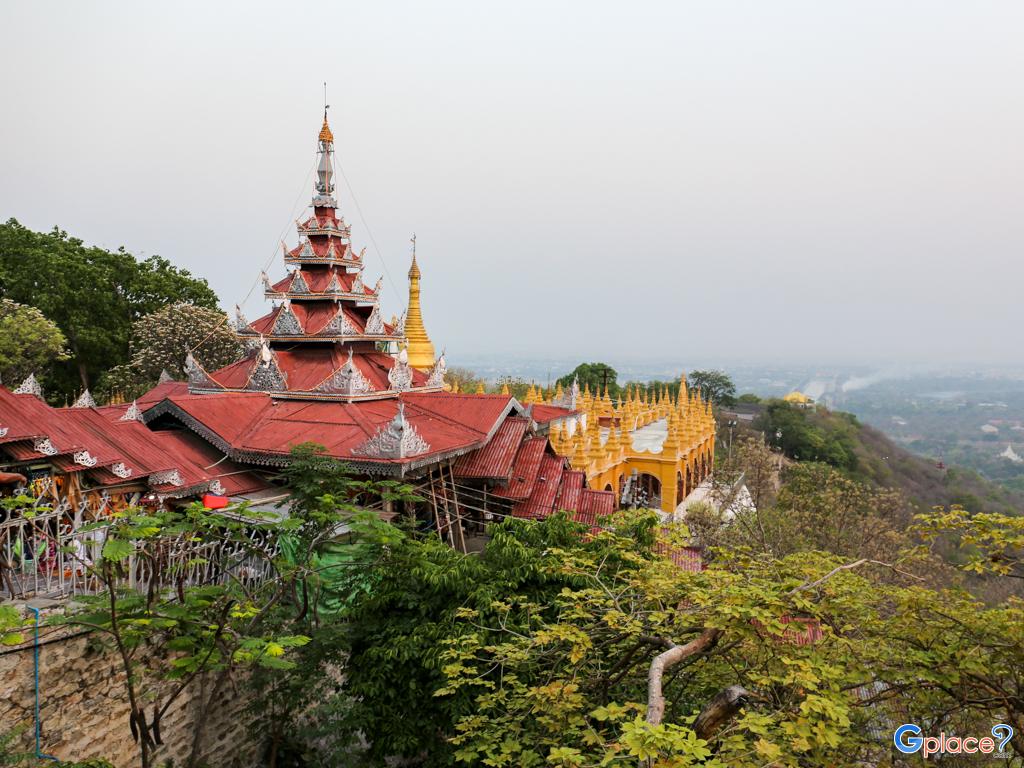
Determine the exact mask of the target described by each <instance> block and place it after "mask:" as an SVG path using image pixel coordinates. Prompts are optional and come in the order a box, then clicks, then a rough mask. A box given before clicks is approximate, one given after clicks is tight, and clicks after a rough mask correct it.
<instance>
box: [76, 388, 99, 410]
mask: <svg viewBox="0 0 1024 768" xmlns="http://www.w3.org/2000/svg"><path fill="white" fill-rule="evenodd" d="M71 407H72V408H95V407H96V401H95V400H94V399H93V396H92V394H91V393H90V392H89V390H88V388H86V389H83V390H82V394H80V395H79V396H78V399H77V400H75V402H74V403H72V405H71Z"/></svg>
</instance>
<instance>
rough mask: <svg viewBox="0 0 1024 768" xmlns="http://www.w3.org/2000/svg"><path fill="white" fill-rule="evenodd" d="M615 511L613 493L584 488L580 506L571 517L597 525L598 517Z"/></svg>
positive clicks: (577, 520)
mask: <svg viewBox="0 0 1024 768" xmlns="http://www.w3.org/2000/svg"><path fill="white" fill-rule="evenodd" d="M614 511H615V494H614V493H612V492H611V491H592V490H590V489H584V491H583V498H582V499H581V500H580V508H579V510H578V511H577V512H576V514H575V515H573V516H572V519H573V520H575V521H576V522H577V523H584V524H585V525H597V523H598V518H600V517H605V516H607V515H610V514H611V513H612V512H614Z"/></svg>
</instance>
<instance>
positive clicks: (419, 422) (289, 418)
mask: <svg viewBox="0 0 1024 768" xmlns="http://www.w3.org/2000/svg"><path fill="white" fill-rule="evenodd" d="M400 404H402V405H404V407H405V416H406V419H407V420H408V422H409V423H410V424H411V425H412V427H413V428H414V429H415V430H416V432H417V433H418V434H419V435H420V437H422V438H423V440H424V441H426V443H427V444H428V445H429V449H428V450H427V451H425V452H422V453H419V454H416V455H413V456H409V457H406V458H403V459H387V458H376V457H373V456H362V455H358V454H357V450H358V449H360V448H361V447H362V446H363V445H364V444H365V443H366V442H367V441H368V440H369V439H370V438H371V437H373V436H374V435H375V434H376V433H377V432H378V431H379V430H381V429H382V428H384V427H386V426H387V425H388V424H389V423H391V421H392V420H393V419H394V418H395V416H396V414H397V413H398V408H399V405H400ZM512 408H513V400H512V398H510V397H502V396H494V397H479V396H476V395H456V394H451V393H444V392H437V393H430V392H422V393H421V392H403V393H402V394H401V396H400V397H398V398H392V399H383V400H367V401H362V402H355V403H346V402H333V401H307V400H275V399H274V398H272V397H271V396H270V395H268V394H265V393H261V392H229V393H228V392H226V393H213V394H204V395H191V394H172V395H170V396H169V397H167V398H165V399H164V400H162V401H161V402H159V403H156V404H154V405H152V406H150V407H149V409H147V411H146V417H147V420H150V419H152V418H154V417H156V416H159V415H162V414H169V415H171V416H173V417H174V418H175V419H177V420H178V421H181V422H182V423H184V424H185V425H186V426H188V427H189V428H190V429H192V430H193V431H194V432H196V433H197V434H199V435H201V436H203V437H205V438H206V439H207V440H209V441H211V442H213V444H214V445H216V446H218V447H219V448H221V449H222V450H224V451H225V452H227V453H228V454H229V455H231V456H233V457H235V458H240V459H242V460H245V461H250V462H253V463H261V464H281V463H284V460H285V459H286V458H287V456H288V454H289V451H290V448H291V447H292V446H293V445H297V444H299V443H305V442H313V443H317V444H319V445H322V446H324V448H325V449H326V451H327V453H328V454H329V455H331V456H334V457H336V458H339V459H343V460H347V461H350V462H353V463H355V464H363V465H366V464H377V465H380V464H385V465H386V464H392V465H396V466H398V467H401V466H411V465H420V464H423V463H431V462H434V461H439V460H441V459H442V458H444V457H446V456H458V455H461V454H463V453H466V452H468V451H471V450H473V449H475V448H478V447H481V446H482V445H484V444H485V443H486V442H487V441H488V439H489V438H490V437H491V436H492V435H493V434H494V432H495V431H496V430H497V429H498V427H499V426H500V423H501V421H502V420H503V419H504V418H505V416H506V415H508V413H509V412H510V411H511V410H512ZM538 439H541V440H543V439H542V438H538ZM542 447H543V446H542Z"/></svg>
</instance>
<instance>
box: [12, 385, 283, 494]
mask: <svg viewBox="0 0 1024 768" xmlns="http://www.w3.org/2000/svg"><path fill="white" fill-rule="evenodd" d="M161 386H168V387H169V386H170V385H161ZM128 408H129V406H127V405H122V406H108V407H105V408H102V409H100V408H52V407H50V406H49V405H47V404H46V403H44V402H42V401H41V400H39V399H38V398H37V397H35V396H34V395H14V394H12V393H10V392H9V391H8V390H6V389H4V388H2V387H0V427H3V428H6V429H7V433H6V435H5V436H4V438H3V441H2V442H0V453H4V454H7V455H8V456H10V457H11V458H12V459H14V460H15V461H39V460H46V461H49V462H51V463H52V464H53V465H54V466H55V467H56V468H57V469H58V470H59V471H62V472H82V473H86V474H88V475H89V477H90V478H91V479H92V480H93V481H94V482H96V483H97V484H99V485H125V484H131V483H139V482H144V481H146V479H147V478H149V477H150V476H151V475H153V474H155V473H158V472H165V471H170V470H177V471H178V474H179V476H180V478H181V480H182V485H181V486H170V485H169V484H166V483H165V484H161V485H160V486H158V487H159V488H160V489H161V490H164V491H165V492H168V493H174V494H176V495H180V494H186V493H188V492H189V490H190V489H197V492H202V491H205V490H206V489H207V488H208V487H209V485H210V484H211V483H212V482H213V481H214V480H219V481H220V482H221V484H222V485H223V486H224V488H225V490H226V492H227V493H229V494H231V495H235V494H240V493H248V492H251V491H257V490H262V489H265V488H267V487H268V486H267V484H266V483H265V482H264V481H263V480H261V479H260V478H259V477H257V476H256V475H254V474H252V473H251V472H249V471H247V470H245V469H243V468H242V467H240V466H239V465H237V464H235V463H234V462H233V461H230V460H228V459H226V458H225V457H224V454H222V453H220V452H219V451H217V450H216V449H215V448H213V447H212V446H210V445H208V444H205V443H204V442H203V441H202V440H200V439H198V438H197V437H196V436H194V435H191V434H189V433H187V432H183V431H167V432H159V433H154V432H151V431H150V430H149V429H148V428H147V427H146V426H145V425H144V424H143V423H142V422H140V421H137V420H135V419H129V420H124V421H122V420H121V417H123V416H124V415H125V413H126V412H127V410H128ZM26 417H28V418H29V419H31V422H32V423H31V424H29V423H27V419H26ZM41 437H46V438H49V440H50V443H51V444H52V445H53V447H54V449H55V450H56V453H55V454H54V455H52V456H46V455H44V454H42V453H39V452H37V451H35V450H34V449H33V447H32V444H33V440H35V439H37V438H41ZM79 451H87V452H88V454H89V456H90V457H91V458H92V459H95V460H96V461H95V464H93V465H92V466H85V465H83V464H79V463H77V462H75V460H74V454H75V453H76V452H79ZM117 464H123V465H124V466H125V468H126V469H128V470H130V471H131V473H130V474H129V476H128V477H119V476H118V475H117V474H115V473H114V472H113V471H112V468H114V467H115V465H117ZM151 485H152V483H151Z"/></svg>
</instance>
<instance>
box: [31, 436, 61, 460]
mask: <svg viewBox="0 0 1024 768" xmlns="http://www.w3.org/2000/svg"><path fill="white" fill-rule="evenodd" d="M32 450H33V451H35V452H36V453H41V454H43V456H56V455H57V447H56V446H55V445H54V444H53V443H51V442H50V438H48V437H37V438H36V439H35V440H33V441H32Z"/></svg>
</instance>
